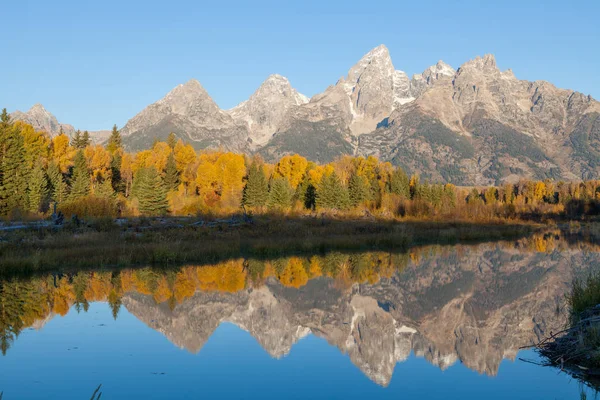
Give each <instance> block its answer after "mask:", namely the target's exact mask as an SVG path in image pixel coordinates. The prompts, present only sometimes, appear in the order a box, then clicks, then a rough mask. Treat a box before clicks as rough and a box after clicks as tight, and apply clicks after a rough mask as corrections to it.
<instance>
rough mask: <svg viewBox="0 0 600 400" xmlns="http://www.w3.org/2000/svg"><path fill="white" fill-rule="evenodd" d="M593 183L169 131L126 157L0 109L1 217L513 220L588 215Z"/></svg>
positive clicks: (595, 195)
mask: <svg viewBox="0 0 600 400" xmlns="http://www.w3.org/2000/svg"><path fill="white" fill-rule="evenodd" d="M598 201H600V181H586V182H554V181H551V180H545V181H530V180H522V181H519V182H517V183H511V184H505V185H503V186H500V187H473V188H464V187H455V186H454V185H452V184H440V183H434V182H429V181H427V180H425V179H420V177H419V175H417V174H414V175H412V176H409V175H408V174H407V173H406V172H405V171H404V170H403V169H402V168H400V167H393V166H392V165H391V164H390V163H387V162H381V161H379V160H378V159H376V158H375V157H368V158H364V157H352V156H342V157H340V158H338V159H337V160H336V161H334V162H331V163H329V164H325V165H318V164H315V163H313V162H311V161H308V160H307V159H306V158H304V157H302V156H299V155H288V156H284V157H282V158H281V159H280V160H279V161H278V162H276V163H274V164H269V163H266V162H264V161H263V160H262V159H261V158H260V157H258V156H254V157H250V156H247V155H242V154H234V153H230V152H223V151H209V150H206V151H196V150H194V148H193V147H192V146H191V145H190V144H187V143H184V142H183V141H182V140H176V138H175V136H174V135H173V134H171V135H169V138H168V140H167V141H166V142H162V141H156V142H155V143H154V144H153V146H152V148H151V149H149V150H144V151H140V152H137V153H128V152H126V151H124V149H123V146H122V140H121V135H120V133H119V131H118V130H117V128H116V126H115V127H114V128H113V131H112V134H111V136H110V138H109V139H108V141H107V143H106V145H100V144H93V143H92V142H91V140H90V137H89V134H88V133H87V132H83V133H82V132H80V131H77V132H76V133H75V134H74V136H73V137H68V136H67V135H65V134H64V133H61V134H59V135H57V136H55V137H50V136H49V135H47V134H46V133H44V132H38V131H35V130H34V129H33V127H31V126H30V125H28V124H25V123H23V122H20V121H16V122H13V121H11V120H10V117H9V115H8V113H7V112H6V110H3V112H2V114H1V115H0V215H2V216H4V217H9V218H22V217H24V216H33V217H45V216H47V215H49V214H50V213H51V212H53V211H54V207H56V208H57V209H58V210H59V211H61V212H63V213H64V214H65V215H67V216H69V215H78V216H80V217H84V216H92V217H101V216H113V217H114V216H117V215H121V216H137V215H148V216H157V215H167V214H170V215H197V214H200V213H231V212H237V211H238V210H239V209H240V207H241V206H243V207H244V208H245V209H246V210H252V211H255V212H261V211H273V212H291V211H293V212H307V211H309V212H310V211H314V210H332V211H336V212H346V213H352V212H364V211H365V210H369V211H370V212H372V213H379V214H381V215H390V216H402V217H404V216H407V217H444V216H452V217H460V218H467V219H468V218H478V217H479V218H483V217H503V218H511V217H518V216H519V215H522V214H527V213H554V214H560V213H567V214H569V216H577V215H581V214H585V213H589V212H592V211H595V207H596V204H597V202H598Z"/></svg>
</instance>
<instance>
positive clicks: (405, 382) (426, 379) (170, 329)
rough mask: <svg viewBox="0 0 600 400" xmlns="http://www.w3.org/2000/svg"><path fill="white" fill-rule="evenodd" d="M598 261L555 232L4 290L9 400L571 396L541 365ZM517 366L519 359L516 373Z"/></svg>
mask: <svg viewBox="0 0 600 400" xmlns="http://www.w3.org/2000/svg"><path fill="white" fill-rule="evenodd" d="M599 264H600V254H599V253H597V252H595V251H594V249H593V248H590V247H589V246H585V245H581V244H578V243H564V242H563V241H561V240H560V238H557V237H554V236H552V235H546V236H537V237H532V238H530V239H527V240H520V241H515V242H501V243H486V244H479V245H473V246H427V247H421V248H414V249H411V250H410V251H408V252H403V253H393V252H392V253H390V252H369V253H340V252H333V253H328V252H326V251H324V252H323V253H320V254H316V255H311V256H290V257H286V258H278V259H271V260H269V259H264V260H263V259H244V258H243V257H240V258H239V259H231V260H228V261H224V262H221V263H219V264H214V265H202V266H183V267H179V268H170V269H167V268H140V269H135V270H107V269H103V270H94V271H69V270H68V269H67V270H64V271H60V272H56V273H52V274H39V275H33V276H27V277H5V278H2V279H1V280H0V334H1V335H2V337H1V338H0V340H1V343H0V344H1V346H2V353H3V355H2V356H0V371H1V373H0V392H1V391H3V393H4V394H3V396H4V397H3V400H12V399H89V398H90V396H91V395H92V392H94V390H95V389H96V387H98V385H100V384H101V385H102V386H101V389H100V391H101V392H102V399H132V398H140V399H190V398H220V399H245V398H261V399H281V398H298V399H307V398H310V399H388V398H389V399H392V398H395V399H397V398H408V399H412V398H428V399H444V400H448V399H481V398H486V399H507V398H511V399H575V398H579V397H580V392H581V390H586V391H588V395H589V396H591V395H592V393H591V391H590V389H586V388H584V387H583V386H582V385H581V384H580V383H579V382H578V381H576V380H574V379H573V378H571V377H570V376H569V375H567V374H565V373H561V372H560V371H558V370H557V369H553V368H549V367H542V366H539V365H536V364H535V363H536V362H539V361H540V360H539V358H538V356H537V354H536V353H535V352H534V351H532V350H529V349H523V347H526V346H531V345H532V344H534V343H537V342H538V341H539V340H541V339H543V338H545V337H547V336H549V335H550V333H551V332H558V331H560V330H561V329H562V328H563V327H564V326H565V324H566V322H567V309H566V304H565V293H566V292H567V291H568V290H569V285H570V282H571V279H572V277H573V275H574V274H581V273H585V272H586V271H587V270H589V269H590V268H595V267H597V266H598V265H599ZM524 360H526V361H524Z"/></svg>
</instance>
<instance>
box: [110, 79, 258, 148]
mask: <svg viewBox="0 0 600 400" xmlns="http://www.w3.org/2000/svg"><path fill="white" fill-rule="evenodd" d="M170 132H173V133H175V135H176V136H177V137H179V138H181V139H183V140H185V141H187V142H190V143H192V144H194V146H195V147H197V148H219V147H222V148H225V149H227V150H231V151H237V152H245V151H248V149H249V143H248V129H247V127H246V126H245V125H244V124H243V123H239V122H237V121H235V120H234V119H233V118H232V117H231V115H229V114H228V113H226V112H225V111H223V110H221V109H220V108H219V106H217V104H216V103H215V102H214V101H213V99H212V98H211V97H210V96H209V95H208V93H207V92H206V90H204V88H203V87H202V85H201V84H200V82H198V81H197V80H194V79H192V80H190V81H188V82H187V83H185V84H183V85H179V86H177V87H176V88H175V89H173V90H172V91H170V92H169V93H168V94H167V95H166V96H165V97H164V98H163V99H161V100H159V101H157V102H156V103H154V104H151V105H150V106H148V107H146V108H145V109H144V110H143V111H142V112H140V113H139V114H138V115H136V116H135V117H133V118H132V119H130V120H129V121H128V122H127V124H125V126H124V127H123V129H122V130H121V134H122V135H123V143H124V144H125V146H126V147H127V148H128V149H129V150H141V149H145V148H149V147H150V146H151V145H152V143H153V142H154V140H155V139H160V140H166V139H167V137H168V135H169V133H170Z"/></svg>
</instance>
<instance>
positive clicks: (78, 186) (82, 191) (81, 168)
mask: <svg viewBox="0 0 600 400" xmlns="http://www.w3.org/2000/svg"><path fill="white" fill-rule="evenodd" d="M73 163H74V167H73V184H72V185H71V193H70V194H69V200H77V199H80V198H82V197H85V196H87V195H88V193H89V192H90V173H89V171H88V168H87V163H86V161H85V156H84V155H83V151H82V150H79V151H77V153H76V154H75V159H74V160H73Z"/></svg>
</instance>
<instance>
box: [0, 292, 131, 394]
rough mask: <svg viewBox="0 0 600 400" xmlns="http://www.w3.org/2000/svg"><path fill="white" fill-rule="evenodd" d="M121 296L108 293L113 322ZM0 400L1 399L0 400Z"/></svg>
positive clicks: (117, 314)
mask: <svg viewBox="0 0 600 400" xmlns="http://www.w3.org/2000/svg"><path fill="white" fill-rule="evenodd" d="M121 304H122V301H121V296H119V294H118V293H117V291H116V290H115V289H112V290H111V291H110V293H108V306H109V307H110V310H111V313H112V316H113V318H114V320H115V321H116V320H117V317H118V316H119V311H120V310H121ZM0 400H1V399H0Z"/></svg>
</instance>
